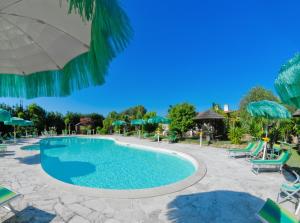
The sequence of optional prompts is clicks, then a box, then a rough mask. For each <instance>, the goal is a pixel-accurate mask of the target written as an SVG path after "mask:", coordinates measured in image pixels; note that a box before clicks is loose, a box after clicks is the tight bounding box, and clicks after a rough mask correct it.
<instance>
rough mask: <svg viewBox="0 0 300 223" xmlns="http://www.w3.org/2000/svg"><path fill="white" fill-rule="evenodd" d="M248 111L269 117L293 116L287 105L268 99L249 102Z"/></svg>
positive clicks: (284, 117)
mask: <svg viewBox="0 0 300 223" xmlns="http://www.w3.org/2000/svg"><path fill="white" fill-rule="evenodd" d="M247 111H248V112H249V113H250V114H251V116H253V117H264V118H267V119H287V118H291V117H292V116H291V113H290V112H289V111H288V110H287V108H286V107H284V106H283V105H280V104H278V103H277V102H274V101H268V100H263V101H258V102H251V103H249V104H248V106H247Z"/></svg>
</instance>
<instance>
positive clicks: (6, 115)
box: [0, 109, 11, 122]
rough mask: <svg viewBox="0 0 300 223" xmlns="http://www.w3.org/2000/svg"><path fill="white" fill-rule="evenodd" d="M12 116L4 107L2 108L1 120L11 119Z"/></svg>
mask: <svg viewBox="0 0 300 223" xmlns="http://www.w3.org/2000/svg"><path fill="white" fill-rule="evenodd" d="M10 118H11V116H10V113H9V112H8V111H6V110H4V109H0V121H1V122H4V121H9V120H10Z"/></svg>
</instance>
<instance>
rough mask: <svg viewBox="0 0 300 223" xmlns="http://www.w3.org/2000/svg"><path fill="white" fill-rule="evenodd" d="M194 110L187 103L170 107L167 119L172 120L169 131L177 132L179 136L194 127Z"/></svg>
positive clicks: (193, 107) (192, 106)
mask: <svg viewBox="0 0 300 223" xmlns="http://www.w3.org/2000/svg"><path fill="white" fill-rule="evenodd" d="M195 116H196V108H195V106H194V105H192V104H189V103H182V104H177V105H175V106H170V109H169V112H168V117H169V118H170V119H171V120H172V122H171V124H170V129H171V130H173V131H176V132H178V133H179V134H180V135H181V136H183V134H184V133H185V132H187V131H188V130H190V129H191V128H193V127H194V125H195V123H194V118H195Z"/></svg>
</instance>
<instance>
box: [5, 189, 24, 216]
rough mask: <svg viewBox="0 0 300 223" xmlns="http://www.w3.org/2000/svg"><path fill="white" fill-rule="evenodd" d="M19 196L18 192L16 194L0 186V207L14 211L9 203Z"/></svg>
mask: <svg viewBox="0 0 300 223" xmlns="http://www.w3.org/2000/svg"><path fill="white" fill-rule="evenodd" d="M19 196H20V194H17V193H16V192H14V191H11V190H9V189H7V188H6V187H3V186H0V207H3V208H5V209H7V210H9V211H13V212H15V211H14V209H13V207H12V206H11V205H10V202H11V201H13V200H14V199H16V198H17V197H19Z"/></svg>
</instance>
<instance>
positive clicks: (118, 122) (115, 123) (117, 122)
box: [112, 120, 126, 126]
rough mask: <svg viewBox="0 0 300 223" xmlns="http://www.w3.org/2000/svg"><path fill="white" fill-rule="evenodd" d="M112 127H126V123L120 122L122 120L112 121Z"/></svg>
mask: <svg viewBox="0 0 300 223" xmlns="http://www.w3.org/2000/svg"><path fill="white" fill-rule="evenodd" d="M112 125H113V126H122V125H126V122H125V121H122V120H117V121H114V122H113V123H112Z"/></svg>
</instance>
